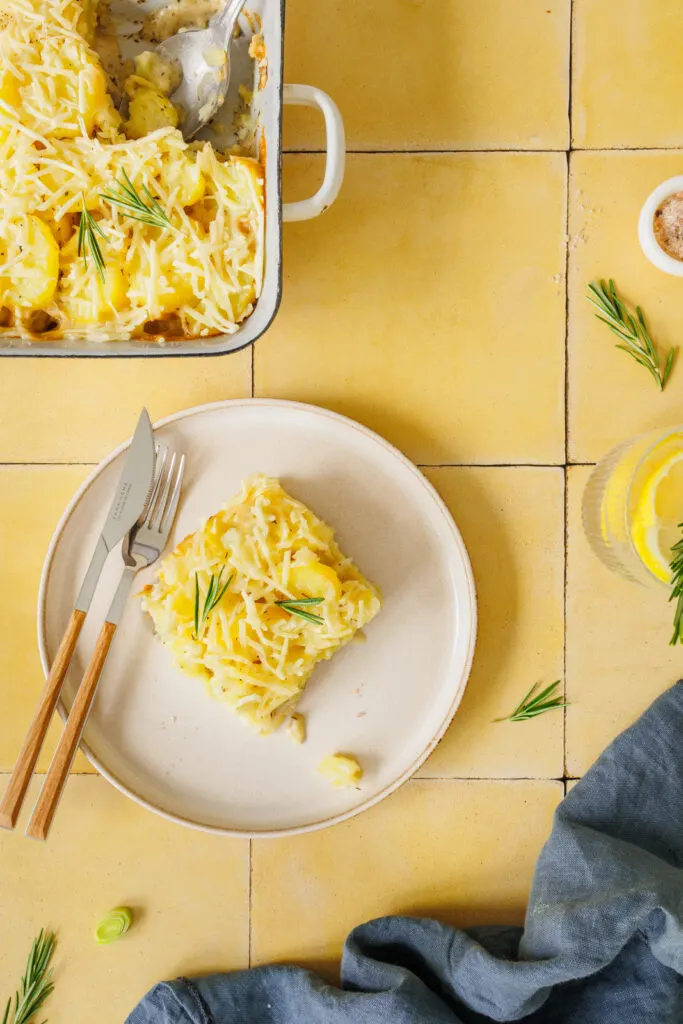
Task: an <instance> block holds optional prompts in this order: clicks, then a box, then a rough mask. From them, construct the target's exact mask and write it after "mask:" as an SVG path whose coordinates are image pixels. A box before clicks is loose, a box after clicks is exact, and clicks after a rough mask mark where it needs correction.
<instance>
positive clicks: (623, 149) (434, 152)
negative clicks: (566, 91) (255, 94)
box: [282, 61, 683, 156]
mask: <svg viewBox="0 0 683 1024" xmlns="http://www.w3.org/2000/svg"><path fill="white" fill-rule="evenodd" d="M570 63H571V61H570ZM570 88H571V86H570ZM569 141H570V145H569V148H567V147H558V148H556V149H555V148H552V147H546V148H542V149H524V148H523V147H519V146H518V147H516V148H512V149H504V148H501V147H499V146H489V147H485V146H484V147H481V148H479V149H347V150H346V155H347V156H478V155H479V154H482V155H483V154H486V153H492V154H499V155H501V156H519V155H522V154H530V155H532V156H533V155H538V156H543V155H550V154H559V153H568V152H571V153H680V152H681V151H682V150H683V145H679V146H575V145H574V144H573V141H572V139H571V124H570V140H569ZM325 153H326V150H324V149H283V151H282V155H283V156H324V155H325Z"/></svg>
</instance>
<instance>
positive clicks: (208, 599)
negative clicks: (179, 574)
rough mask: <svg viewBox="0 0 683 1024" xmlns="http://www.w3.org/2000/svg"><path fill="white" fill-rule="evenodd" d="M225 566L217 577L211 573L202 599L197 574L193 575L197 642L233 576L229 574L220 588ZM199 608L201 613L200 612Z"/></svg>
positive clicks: (195, 636) (195, 635)
mask: <svg viewBox="0 0 683 1024" xmlns="http://www.w3.org/2000/svg"><path fill="white" fill-rule="evenodd" d="M224 569H225V566H224V565H223V566H221V571H220V572H219V573H218V575H217V576H214V574H213V573H211V579H210V580H209V586H208V588H207V591H206V594H204V597H203V599H202V593H201V589H200V587H199V574H198V573H195V574H194V638H195V640H199V638H200V636H202V635H203V633H204V628H205V626H206V623H207V620H208V618H209V615H210V614H211V612H212V611H213V610H214V608H215V607H216V605H217V604H218V602H219V601H220V599H221V598H222V597H223V594H224V593H225V591H226V590H227V589H228V587H229V586H230V584H231V583H232V581H233V578H234V576H235V574H234V572H233V573H230V576H229V577H228V581H227V583H224V584H223V586H221V580H222V578H223V571H224ZM200 607H201V611H200Z"/></svg>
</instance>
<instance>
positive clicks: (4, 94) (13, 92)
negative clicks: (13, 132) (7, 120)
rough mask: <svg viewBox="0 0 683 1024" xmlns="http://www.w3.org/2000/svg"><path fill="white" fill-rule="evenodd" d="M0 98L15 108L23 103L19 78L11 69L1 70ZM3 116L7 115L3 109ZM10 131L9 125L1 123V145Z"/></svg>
mask: <svg viewBox="0 0 683 1024" xmlns="http://www.w3.org/2000/svg"><path fill="white" fill-rule="evenodd" d="M0 100H2V102H3V103H6V104H7V106H8V107H12V109H13V110H18V109H19V104H20V103H21V93H20V92H19V79H18V78H16V77H15V76H14V75H13V74H12V73H11V71H6V70H4V69H3V70H0ZM2 113H3V116H5V115H6V111H4V110H3V112H2ZM9 133H10V128H9V125H6V124H0V146H1V145H2V144H3V142H5V141H6V140H7V137H8V135H9Z"/></svg>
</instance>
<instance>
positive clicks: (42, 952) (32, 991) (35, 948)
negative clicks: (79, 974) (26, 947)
mask: <svg viewBox="0 0 683 1024" xmlns="http://www.w3.org/2000/svg"><path fill="white" fill-rule="evenodd" d="M54 948H55V937H54V934H53V933H52V932H43V929H42V928H41V930H40V932H39V934H38V937H37V938H36V939H34V941H33V945H32V946H31V952H30V953H29V955H28V960H27V961H26V970H25V973H24V977H23V978H22V979H21V984H20V986H19V990H18V991H17V992H16V993H15V995H14V1005H12V999H11V998H10V999H8V1000H7V1006H6V1007H5V1013H4V1016H3V1018H2V1024H29V1021H32V1020H33V1018H34V1016H35V1014H36V1013H37V1012H38V1010H40V1009H41V1007H42V1006H43V1003H44V1002H45V1000H46V999H47V997H48V996H49V995H50V993H51V992H52V990H53V989H54V984H53V982H52V968H51V967H49V964H50V959H51V957H52V953H53V950H54Z"/></svg>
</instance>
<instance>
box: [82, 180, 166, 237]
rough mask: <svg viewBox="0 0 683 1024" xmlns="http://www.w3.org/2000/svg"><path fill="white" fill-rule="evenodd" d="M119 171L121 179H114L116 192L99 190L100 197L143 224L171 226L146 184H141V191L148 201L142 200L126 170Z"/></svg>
mask: <svg viewBox="0 0 683 1024" xmlns="http://www.w3.org/2000/svg"><path fill="white" fill-rule="evenodd" d="M121 173H122V175H123V181H119V180H118V179H117V180H116V184H117V186H118V192H115V191H113V190H112V191H108V192H101V193H100V195H101V197H102V199H106V200H107V202H109V203H113V205H114V206H118V207H120V208H121V209H122V210H123V212H124V213H125V214H126V216H128V217H131V218H132V219H133V220H139V221H142V223H143V224H149V225H150V227H153V228H172V227H173V225H172V224H171V222H170V220H169V219H168V217H167V216H166V214H165V212H164V210H163V209H162V207H161V206H160V205H159V203H158V202H157V200H156V199H155V198H154V196H153V195H152V194H151V192H150V191H149V189H148V188H147V186H146V185H143V186H142V191H143V192H144V194H145V197H146V198H147V199H148V200H149V202H148V203H146V202H145V201H144V199H143V198H142V196H141V195H140V193H139V192H138V191H137V189H136V188H135V185H134V184H133V182H132V181H131V180H130V178H129V177H128V174H127V173H126V171H122V172H121Z"/></svg>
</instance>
